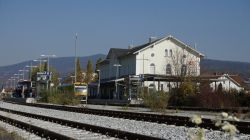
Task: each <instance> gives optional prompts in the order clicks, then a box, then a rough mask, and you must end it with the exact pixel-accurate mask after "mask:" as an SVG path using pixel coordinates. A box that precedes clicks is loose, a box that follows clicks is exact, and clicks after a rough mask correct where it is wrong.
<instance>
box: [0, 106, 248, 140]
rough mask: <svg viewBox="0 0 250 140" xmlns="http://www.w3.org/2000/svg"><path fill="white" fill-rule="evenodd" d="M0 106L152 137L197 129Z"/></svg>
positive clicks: (212, 134) (177, 137)
mask: <svg viewBox="0 0 250 140" xmlns="http://www.w3.org/2000/svg"><path fill="white" fill-rule="evenodd" d="M0 107H2V108H8V109H12V110H17V111H22V112H27V113H34V114H38V115H44V116H50V117H56V118H60V119H66V120H71V121H76V122H81V123H86V124H91V125H97V126H102V127H107V128H112V129H117V130H122V131H128V132H132V133H138V134H143V135H148V136H153V137H159V138H163V139H172V140H186V139H190V135H191V136H193V135H194V133H197V131H198V129H197V128H188V127H184V126H174V125H167V124H158V123H152V122H144V121H136V120H128V119H121V118H112V117H106V116H97V115H90V114H81V113H74V112H67V111H58V110H52V109H44V108H37V107H29V106H23V105H17V104H11V103H6V102H1V103H0ZM205 137H206V138H207V139H209V140H228V139H229V138H230V135H229V134H227V133H224V132H221V131H213V130H207V129H205ZM236 137H237V138H239V139H241V140H249V139H250V135H246V134H236Z"/></svg>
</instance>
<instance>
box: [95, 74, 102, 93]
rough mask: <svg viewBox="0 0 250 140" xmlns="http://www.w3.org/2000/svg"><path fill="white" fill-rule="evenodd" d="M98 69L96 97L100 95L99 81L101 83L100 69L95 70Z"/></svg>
mask: <svg viewBox="0 0 250 140" xmlns="http://www.w3.org/2000/svg"><path fill="white" fill-rule="evenodd" d="M96 71H98V87H97V97H99V96H100V83H101V70H96Z"/></svg>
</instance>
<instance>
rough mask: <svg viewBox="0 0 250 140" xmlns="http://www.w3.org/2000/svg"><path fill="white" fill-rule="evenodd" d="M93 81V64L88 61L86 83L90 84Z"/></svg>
mask: <svg viewBox="0 0 250 140" xmlns="http://www.w3.org/2000/svg"><path fill="white" fill-rule="evenodd" d="M92 80H93V65H92V62H91V61H90V60H88V64H87V71H86V77H85V82H86V83H90V82H91V81H92Z"/></svg>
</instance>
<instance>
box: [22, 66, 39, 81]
mask: <svg viewBox="0 0 250 140" xmlns="http://www.w3.org/2000/svg"><path fill="white" fill-rule="evenodd" d="M25 67H26V68H30V81H31V77H32V68H36V67H37V66H32V63H31V65H30V66H28V65H27V66H25Z"/></svg>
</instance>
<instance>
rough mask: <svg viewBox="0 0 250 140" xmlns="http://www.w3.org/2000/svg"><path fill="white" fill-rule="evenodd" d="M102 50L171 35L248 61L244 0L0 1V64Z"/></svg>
mask: <svg viewBox="0 0 250 140" xmlns="http://www.w3.org/2000/svg"><path fill="white" fill-rule="evenodd" d="M76 33H77V36H78V37H77V55H78V56H88V55H93V54H100V53H101V54H107V53H108V51H109V49H110V48H127V47H128V46H129V45H134V46H136V45H140V44H144V43H146V42H148V38H149V37H151V36H154V37H159V38H160V37H165V36H168V35H172V36H174V37H176V38H177V39H179V40H181V41H183V42H185V43H186V44H189V45H191V46H194V44H196V48H197V49H198V51H200V52H201V53H203V54H205V55H206V58H209V59H218V60H231V61H243V62H250V55H249V52H250V1H249V0H209V1H203V0H172V1H170V0H123V1H122V0H0V66H5V65H12V64H16V63H19V62H23V61H27V60H32V59H37V58H39V57H40V55H41V54H55V55H56V56H57V57H66V56H74V52H75V34H76Z"/></svg>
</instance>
